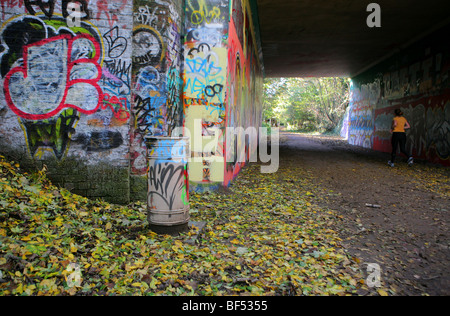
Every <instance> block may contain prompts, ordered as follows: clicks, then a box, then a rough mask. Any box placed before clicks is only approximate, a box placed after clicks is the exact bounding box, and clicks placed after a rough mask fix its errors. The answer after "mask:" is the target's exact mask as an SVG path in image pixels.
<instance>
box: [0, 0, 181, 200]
mask: <svg viewBox="0 0 450 316" xmlns="http://www.w3.org/2000/svg"><path fill="white" fill-rule="evenodd" d="M73 12H77V14H78V15H74V13H73ZM0 15H1V22H2V24H1V29H0V78H1V81H0V85H1V86H2V89H1V96H0V113H1V114H0V145H1V150H2V152H5V153H9V154H12V153H14V155H15V156H17V157H21V158H20V160H25V161H27V162H26V163H27V164H28V165H30V166H39V165H42V164H43V163H45V164H47V165H49V166H51V168H50V169H51V170H50V174H52V175H54V179H56V182H57V183H58V184H61V185H63V186H66V187H69V188H71V189H73V191H75V192H77V193H80V194H83V195H87V196H91V197H104V198H106V199H108V200H111V201H115V202H117V201H118V202H120V201H122V202H126V201H128V200H129V199H130V193H129V192H130V179H129V178H130V171H131V176H133V175H136V176H139V177H146V171H147V157H146V151H147V148H146V146H145V142H144V141H143V139H144V136H146V135H155V136H170V135H171V133H172V131H173V129H174V128H176V127H179V126H182V122H183V119H182V115H183V107H182V101H181V95H182V81H181V76H180V73H181V65H182V54H181V50H182V46H181V38H180V35H181V28H182V22H183V21H182V19H183V1H182V0H171V1H165V0H136V1H131V0H113V1H104V0H82V1H78V0H77V1H71V0H61V1H58V0H49V1H31V0H17V1H2V3H1V12H0ZM76 18H78V22H79V24H75V23H73V22H74V21H75V20H76ZM67 165H70V166H72V167H74V168H75V169H76V170H78V173H80V170H83V172H85V173H87V174H88V175H89V177H87V176H86V177H85V178H83V177H80V176H79V174H77V175H75V174H74V175H73V177H72V176H71V175H70V172H71V170H66V168H67ZM100 165H102V166H110V167H111V170H113V168H117V169H118V170H120V172H118V174H120V176H114V175H111V177H110V178H108V174H106V175H105V174H103V171H104V168H103V167H102V168H100ZM70 169H73V168H70ZM96 174H97V175H98V181H97V182H99V183H105V185H97V186H96V187H95V188H94V187H92V186H93V185H91V183H92V182H96V176H95V175H96ZM110 174H111V173H110ZM145 181H146V179H142V180H141V182H145ZM106 183H109V184H108V185H106ZM111 183H113V184H114V185H113V184H111ZM131 190H133V189H132V188H131ZM141 191H142V192H143V193H144V194H145V192H146V187H142V188H141Z"/></svg>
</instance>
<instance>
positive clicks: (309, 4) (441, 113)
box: [257, 0, 450, 166]
mask: <svg viewBox="0 0 450 316" xmlns="http://www.w3.org/2000/svg"><path fill="white" fill-rule="evenodd" d="M257 3H258V12H259V24H260V33H261V43H262V44H261V45H262V52H263V58H264V67H265V74H266V76H267V77H331V76H343V77H344V76H345V77H351V78H352V86H351V99H350V105H349V110H348V113H347V115H346V117H345V119H344V128H343V131H342V136H343V137H345V138H346V139H348V141H349V143H350V144H352V145H356V146H360V147H364V148H370V149H373V150H377V151H381V152H389V151H391V144H390V137H391V135H390V126H391V122H392V119H393V117H394V113H393V112H394V110H395V109H397V108H400V109H401V110H402V111H403V112H404V113H405V117H406V118H407V119H408V120H409V122H410V123H412V129H411V131H410V133H409V140H408V145H407V147H408V149H407V150H408V151H409V152H410V153H411V154H413V155H414V156H416V157H417V158H420V159H424V160H427V161H430V162H433V163H438V164H443V165H447V166H448V165H450V138H449V136H448V135H450V125H449V122H450V94H449V91H450V89H449V88H450V80H449V75H450V71H449V67H450V48H449V47H450V41H449V40H448V34H449V33H450V19H449V17H448V16H449V12H450V3H449V2H448V1H439V0H432V1H426V2H424V1H420V0H414V1H406V0H404V1H403V0H402V1H395V2H393V1H377V3H378V4H379V6H380V11H379V12H380V16H381V25H380V26H381V27H372V28H371V27H369V26H368V24H367V19H368V17H369V15H371V14H372V11H370V12H368V10H367V7H368V5H369V3H370V2H369V1H352V0H339V1H295V0H288V1H270V0H258V1H257Z"/></svg>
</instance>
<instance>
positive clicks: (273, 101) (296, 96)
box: [264, 78, 349, 132]
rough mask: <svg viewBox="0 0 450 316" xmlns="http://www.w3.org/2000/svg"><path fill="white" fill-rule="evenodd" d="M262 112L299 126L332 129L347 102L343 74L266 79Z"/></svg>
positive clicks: (341, 116) (342, 114) (345, 83)
mask: <svg viewBox="0 0 450 316" xmlns="http://www.w3.org/2000/svg"><path fill="white" fill-rule="evenodd" d="M265 87H266V98H265V111H264V113H265V115H266V118H276V119H278V120H279V121H281V122H285V123H287V124H288V125H289V126H291V127H293V128H294V129H300V130H311V129H314V130H318V131H328V132H329V131H333V130H335V129H336V128H337V127H338V126H339V124H340V122H341V121H342V118H343V116H344V114H345V110H346V109H347V106H348V103H349V79H347V78H312V79H302V78H281V79H273V78H271V79H267V80H266V86H265Z"/></svg>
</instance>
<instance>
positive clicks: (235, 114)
mask: <svg viewBox="0 0 450 316" xmlns="http://www.w3.org/2000/svg"><path fill="white" fill-rule="evenodd" d="M232 3H233V10H232V18H231V23H230V32H229V45H228V46H229V51H228V89H227V93H228V100H227V101H228V103H227V112H226V113H227V126H232V127H242V128H243V129H242V130H241V131H240V133H242V132H245V130H246V129H247V128H249V127H256V128H259V126H261V122H262V95H263V74H262V67H261V62H262V60H261V57H260V54H259V46H258V45H259V36H258V32H257V27H256V26H255V23H256V22H255V21H253V19H254V15H253V14H254V11H256V9H255V8H254V7H252V4H251V2H250V1H242V2H241V1H239V0H234V1H233V2H232ZM227 136H229V135H227ZM236 136H237V137H228V138H227V139H226V149H227V150H226V157H227V159H226V169H225V184H226V185H228V184H229V183H230V182H231V181H232V180H233V179H234V178H235V177H236V176H237V175H238V173H239V171H240V170H241V168H242V167H243V166H244V165H245V163H242V161H249V157H250V156H251V155H252V153H251V151H252V150H255V147H254V146H251V144H255V143H256V142H257V141H258V135H256V134H253V135H252V134H248V135H246V136H244V137H243V136H241V135H239V134H236ZM242 156H245V157H242Z"/></svg>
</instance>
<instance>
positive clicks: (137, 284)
mask: <svg viewBox="0 0 450 316" xmlns="http://www.w3.org/2000/svg"><path fill="white" fill-rule="evenodd" d="M131 286H135V287H141V286H142V284H141V283H139V282H136V283H133V284H131Z"/></svg>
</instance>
